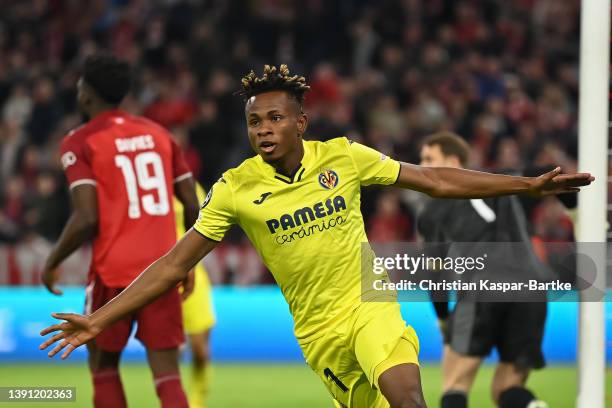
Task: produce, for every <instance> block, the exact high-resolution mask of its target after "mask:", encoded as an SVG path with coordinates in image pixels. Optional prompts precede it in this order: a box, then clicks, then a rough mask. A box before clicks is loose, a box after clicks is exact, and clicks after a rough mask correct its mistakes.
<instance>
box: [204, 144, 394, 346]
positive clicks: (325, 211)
mask: <svg viewBox="0 0 612 408" xmlns="http://www.w3.org/2000/svg"><path fill="white" fill-rule="evenodd" d="M303 143H304V157H303V159H302V162H301V165H300V167H299V168H298V169H297V170H296V171H295V172H294V174H293V176H292V177H287V176H284V175H281V174H278V173H276V170H275V169H274V167H272V166H271V165H269V164H267V163H266V162H264V161H263V159H262V158H261V157H260V156H255V157H252V158H250V159H247V160H245V161H244V162H243V163H242V164H241V165H240V166H238V167H237V168H234V169H231V170H228V171H227V172H226V173H224V174H223V177H221V178H220V179H219V181H217V182H216V183H215V184H214V185H213V187H212V188H211V189H210V190H209V192H208V195H207V197H206V200H205V201H204V204H203V205H202V209H201V210H200V215H199V218H198V220H197V222H196V224H195V226H194V228H195V230H196V231H198V232H199V233H201V234H202V235H204V236H205V237H207V238H209V239H212V240H215V241H220V240H221V239H222V238H223V236H224V234H225V232H226V231H227V230H228V229H229V228H230V227H231V225H232V224H238V225H240V227H241V228H242V229H243V230H244V231H245V233H246V234H247V236H248V237H249V238H250V240H251V242H252V243H253V245H254V246H255V248H256V249H257V251H258V252H259V254H260V256H261V257H262V259H263V261H264V263H265V264H266V266H267V267H268V269H270V271H271V272H272V274H273V275H274V278H275V279H276V282H277V283H278V285H279V286H280V288H281V291H282V293H283V295H284V297H285V299H286V300H287V302H288V304H289V308H290V310H291V313H292V315H293V319H294V325H295V335H296V337H297V338H298V340H299V341H300V342H308V341H311V340H314V339H316V338H317V337H318V336H320V335H321V331H322V330H323V329H324V328H325V327H329V326H330V325H331V324H332V323H333V322H334V321H336V320H337V319H338V317H339V316H342V315H343V314H344V313H346V312H349V311H351V310H353V309H355V308H356V307H357V306H358V305H359V303H360V300H361V245H362V243H364V242H367V237H366V233H365V228H364V222H363V217H362V215H361V209H360V204H361V202H360V201H361V200H360V197H361V186H362V185H370V184H384V185H389V184H393V183H395V181H396V180H397V177H398V175H399V169H400V165H399V162H397V161H395V160H392V159H390V158H388V157H387V156H385V155H383V154H381V153H379V152H377V151H376V150H374V149H371V148H369V147H366V146H364V145H361V144H359V143H353V142H350V141H349V140H348V139H346V138H344V137H343V138H337V139H333V140H330V141H327V142H315V141H304V142H303Z"/></svg>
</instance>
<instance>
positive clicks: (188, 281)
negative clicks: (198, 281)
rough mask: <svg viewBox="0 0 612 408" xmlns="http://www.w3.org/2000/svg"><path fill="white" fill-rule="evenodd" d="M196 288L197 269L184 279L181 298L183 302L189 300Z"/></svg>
mask: <svg viewBox="0 0 612 408" xmlns="http://www.w3.org/2000/svg"><path fill="white" fill-rule="evenodd" d="M194 287H195V269H192V270H190V271H189V273H188V274H187V277H186V278H185V279H183V281H182V282H181V288H182V291H181V298H182V299H183V300H185V299H187V298H188V297H189V295H191V294H192V293H193V288H194Z"/></svg>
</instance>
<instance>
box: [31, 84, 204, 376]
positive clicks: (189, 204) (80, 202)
mask: <svg viewBox="0 0 612 408" xmlns="http://www.w3.org/2000/svg"><path fill="white" fill-rule="evenodd" d="M77 103H78V106H79V108H80V110H81V112H82V113H83V114H84V115H85V116H87V117H88V118H94V117H96V116H97V115H99V114H101V113H103V112H105V111H107V110H110V109H116V108H117V106H115V105H112V104H109V103H106V102H105V101H104V100H102V99H101V98H100V97H99V96H98V95H97V94H96V92H95V91H94V90H93V89H92V88H91V87H90V86H88V85H87V83H85V82H84V81H83V79H80V80H79V82H78V84H77ZM174 190H175V195H176V196H177V198H178V199H179V201H180V202H181V203H182V204H183V207H184V223H185V228H190V227H191V225H193V224H194V223H195V221H196V219H197V217H198V211H199V204H198V198H197V195H196V191H195V183H194V181H193V179H192V178H187V179H184V180H181V181H179V182H178V183H176V184H175V185H174ZM70 197H71V201H72V213H71V215H70V218H69V219H68V222H67V223H66V225H65V226H64V229H63V230H62V233H61V235H60V237H59V239H58V241H57V243H56V244H55V246H54V247H53V249H52V250H51V253H50V254H49V256H48V257H47V261H46V262H45V267H44V270H43V274H42V278H41V279H42V282H43V284H44V285H45V287H46V288H47V289H48V290H49V292H51V293H53V294H55V295H62V291H61V290H60V289H59V288H57V282H58V280H59V269H58V267H59V266H60V264H61V263H62V262H63V261H64V260H65V259H66V258H67V257H68V256H70V254H72V253H73V252H74V251H75V250H76V249H78V248H79V247H80V246H81V245H83V244H85V243H86V242H88V241H89V240H91V239H93V238H94V237H95V236H96V234H97V231H98V202H97V196H96V187H95V186H93V185H89V184H83V185H79V186H76V187H74V188H72V189H71V190H70ZM180 281H181V283H182V286H183V292H182V297H183V298H186V297H187V296H189V295H190V294H191V292H192V291H193V286H194V274H193V272H192V271H191V273H187V274H185V276H184V278H183V279H181V280H180ZM87 347H88V350H89V366H90V368H91V369H92V371H94V372H95V371H98V370H101V369H105V368H116V367H117V366H118V365H119V360H120V353H115V352H109V351H105V350H101V349H99V348H98V347H96V344H95V342H94V341H92V342H89V344H88V345H87ZM147 357H148V359H149V365H150V366H151V370H152V371H153V374H154V375H158V374H163V373H167V372H176V371H178V350H176V349H172V350H147Z"/></svg>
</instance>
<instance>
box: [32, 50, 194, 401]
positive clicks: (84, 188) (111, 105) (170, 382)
mask: <svg viewBox="0 0 612 408" xmlns="http://www.w3.org/2000/svg"><path fill="white" fill-rule="evenodd" d="M130 83H131V75H130V68H129V66H128V65H127V64H126V63H124V62H121V61H119V60H117V59H115V58H113V57H110V56H97V57H90V58H88V59H87V61H86V62H85V69H84V73H83V75H82V77H81V78H80V80H79V83H78V85H77V87H78V95H77V98H78V105H79V108H80V110H81V111H82V112H83V113H84V114H85V115H86V116H87V117H88V119H89V121H88V122H87V123H86V124H85V125H83V126H81V127H79V128H77V129H76V130H74V131H72V132H71V133H70V134H69V135H68V136H66V137H65V138H64V140H63V141H62V145H61V153H62V159H61V160H62V165H63V167H64V171H65V173H66V177H67V179H68V182H69V184H70V195H71V198H72V206H73V210H72V215H71V217H70V219H69V220H68V223H67V224H66V226H65V227H64V230H63V232H62V234H61V236H60V238H59V240H58V242H57V244H56V245H55V247H54V248H53V250H52V251H51V254H50V255H49V257H48V259H47V262H46V265H45V270H44V273H43V282H44V284H45V286H46V287H47V288H48V289H49V291H51V292H52V293H54V294H57V295H60V294H61V291H60V290H59V289H57V288H56V286H55V285H56V283H57V280H58V266H59V265H60V263H61V262H62V261H63V260H64V259H66V257H67V256H69V255H70V254H71V253H72V252H73V251H74V250H75V249H77V248H78V247H79V246H81V245H82V244H83V243H84V242H86V241H87V240H89V239H91V238H93V259H92V263H91V268H90V272H89V278H88V285H87V289H86V305H85V309H86V313H91V312H93V311H95V310H97V309H98V308H100V307H102V306H103V305H104V304H105V303H106V302H108V301H109V300H111V299H112V298H113V297H115V296H116V295H117V294H119V293H120V292H121V291H122V290H123V288H125V287H127V286H128V285H129V284H130V283H131V282H132V281H133V280H134V279H135V278H136V277H137V276H138V274H139V273H140V272H141V271H142V270H143V269H145V268H146V267H147V266H148V265H149V264H151V263H152V262H153V261H155V260H156V259H157V258H159V257H160V256H162V255H164V254H165V253H166V252H167V251H168V250H169V249H170V248H172V246H173V245H174V243H175V242H176V225H175V220H174V210H173V206H172V196H173V195H176V196H177V198H178V199H179V200H180V201H181V202H182V203H183V205H184V208H185V216H184V221H185V226H186V227H187V228H189V227H191V225H193V223H194V222H195V220H196V218H197V214H198V200H197V196H196V192H195V187H194V182H193V178H192V175H191V173H190V171H189V169H188V167H187V164H186V163H185V160H184V159H183V156H182V154H181V152H180V149H179V147H178V146H177V144H176V143H175V142H174V141H173V139H172V137H171V135H170V134H169V132H168V131H167V130H165V129H164V128H162V127H161V126H159V125H157V124H156V123H154V122H152V121H150V120H148V119H145V118H143V117H139V116H134V115H130V114H128V113H126V112H123V111H121V110H119V109H118V106H119V104H120V103H121V101H122V100H123V98H124V97H125V95H126V94H127V93H128V91H129V88H130ZM184 284H185V286H190V284H189V282H184ZM187 292H189V288H188V287H187ZM134 322H137V323H138V329H137V331H136V338H138V339H139V340H140V341H141V342H142V343H143V344H144V346H145V347H146V350H147V358H148V361H149V366H150V367H151V370H152V372H153V376H154V379H155V387H156V391H157V395H158V396H159V398H160V400H161V402H162V406H163V407H187V406H188V404H187V399H186V397H185V393H184V391H183V388H182V386H181V381H180V377H179V370H178V356H179V354H178V347H179V346H180V344H181V343H183V341H184V336H183V326H182V317H181V298H180V295H179V293H178V290H177V289H176V288H172V289H171V290H169V291H167V292H165V293H164V294H162V295H161V296H160V297H159V298H158V299H157V300H156V301H155V302H153V303H151V304H150V305H148V306H146V307H144V308H142V309H140V310H139V311H137V312H135V313H134V314H132V315H130V316H128V317H127V318H125V319H123V320H120V321H118V322H117V323H115V324H114V325H112V326H111V327H109V328H108V329H106V330H105V331H104V332H102V333H101V335H100V336H99V337H98V338H96V339H95V341H92V342H90V343H89V344H88V349H89V367H90V370H91V372H92V376H93V385H94V406H95V407H113V408H117V407H125V406H126V400H125V394H124V391H123V387H122V384H121V380H120V377H119V372H118V365H119V359H120V356H121V351H122V350H123V348H124V347H125V345H126V343H127V341H128V338H129V336H130V332H131V330H132V326H133V323H134Z"/></svg>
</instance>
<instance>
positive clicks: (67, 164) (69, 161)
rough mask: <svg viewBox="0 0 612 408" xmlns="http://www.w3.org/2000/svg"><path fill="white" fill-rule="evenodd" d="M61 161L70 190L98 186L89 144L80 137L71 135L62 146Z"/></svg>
mask: <svg viewBox="0 0 612 408" xmlns="http://www.w3.org/2000/svg"><path fill="white" fill-rule="evenodd" d="M60 153H61V161H62V167H63V169H64V173H65V174H66V178H67V179H68V184H69V186H70V188H71V189H72V188H74V187H76V186H78V185H81V184H93V185H95V184H96V180H95V178H94V175H93V170H92V168H91V161H90V156H89V152H88V149H87V144H86V143H85V140H84V139H83V138H80V137H78V135H75V134H73V135H70V136H68V137H66V138H64V140H63V141H62V144H61V146H60Z"/></svg>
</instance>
